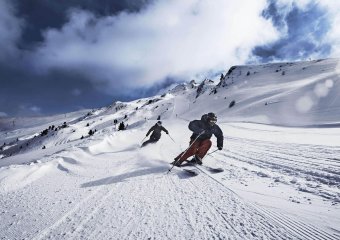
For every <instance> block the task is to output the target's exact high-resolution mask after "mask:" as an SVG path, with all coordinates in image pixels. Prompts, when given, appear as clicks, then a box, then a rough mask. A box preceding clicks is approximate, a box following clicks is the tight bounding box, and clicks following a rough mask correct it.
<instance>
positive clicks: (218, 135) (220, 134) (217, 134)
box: [214, 125, 224, 150]
mask: <svg viewBox="0 0 340 240" xmlns="http://www.w3.org/2000/svg"><path fill="white" fill-rule="evenodd" d="M214 130H215V131H214V135H215V137H216V138H217V148H218V149H219V150H222V148H223V139H224V138H223V132H222V130H221V128H220V127H219V126H217V125H215V129H214Z"/></svg>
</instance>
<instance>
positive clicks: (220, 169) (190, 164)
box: [182, 161, 224, 173]
mask: <svg viewBox="0 0 340 240" xmlns="http://www.w3.org/2000/svg"><path fill="white" fill-rule="evenodd" d="M182 166H183V167H185V166H193V167H196V168H204V169H205V170H207V171H209V172H210V173H221V172H223V171H224V170H223V168H213V167H209V166H206V165H199V164H197V163H196V162H194V161H188V162H187V163H185V164H183V165H182Z"/></svg>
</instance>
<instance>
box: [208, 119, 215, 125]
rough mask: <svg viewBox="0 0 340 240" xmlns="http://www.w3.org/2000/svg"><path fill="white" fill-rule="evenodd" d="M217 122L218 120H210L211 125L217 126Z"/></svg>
mask: <svg viewBox="0 0 340 240" xmlns="http://www.w3.org/2000/svg"><path fill="white" fill-rule="evenodd" d="M216 122H217V119H209V123H210V124H216Z"/></svg>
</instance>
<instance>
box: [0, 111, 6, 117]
mask: <svg viewBox="0 0 340 240" xmlns="http://www.w3.org/2000/svg"><path fill="white" fill-rule="evenodd" d="M7 116H8V115H7V113H5V112H0V118H1V117H7Z"/></svg>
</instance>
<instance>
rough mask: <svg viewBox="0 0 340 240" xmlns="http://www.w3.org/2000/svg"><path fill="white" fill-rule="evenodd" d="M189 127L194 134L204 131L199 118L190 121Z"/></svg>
mask: <svg viewBox="0 0 340 240" xmlns="http://www.w3.org/2000/svg"><path fill="white" fill-rule="evenodd" d="M189 129H190V130H191V131H192V132H194V133H196V134H201V133H202V132H203V131H204V129H202V128H201V126H200V120H194V121H191V122H190V123H189Z"/></svg>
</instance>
